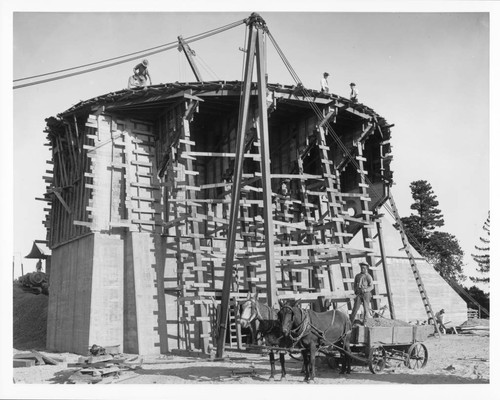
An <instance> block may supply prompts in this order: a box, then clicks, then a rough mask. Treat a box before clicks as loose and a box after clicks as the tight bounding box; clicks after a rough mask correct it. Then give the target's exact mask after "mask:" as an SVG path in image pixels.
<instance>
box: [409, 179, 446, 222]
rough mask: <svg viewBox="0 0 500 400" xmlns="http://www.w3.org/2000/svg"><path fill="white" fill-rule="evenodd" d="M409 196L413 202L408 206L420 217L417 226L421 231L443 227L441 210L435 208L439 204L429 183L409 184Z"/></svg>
mask: <svg viewBox="0 0 500 400" xmlns="http://www.w3.org/2000/svg"><path fill="white" fill-rule="evenodd" d="M410 189H411V195H412V197H413V200H415V202H414V203H413V204H412V205H411V206H410V208H411V209H412V210H415V211H416V212H417V214H418V216H419V217H420V220H419V224H420V227H421V228H422V229H423V230H428V231H432V230H434V229H435V228H436V227H439V226H443V225H444V220H443V215H442V214H441V210H439V209H438V208H437V206H439V202H438V201H437V200H436V197H437V196H436V195H435V194H434V191H433V190H432V186H431V184H430V183H429V182H427V181H424V180H419V181H414V182H412V183H411V184H410Z"/></svg>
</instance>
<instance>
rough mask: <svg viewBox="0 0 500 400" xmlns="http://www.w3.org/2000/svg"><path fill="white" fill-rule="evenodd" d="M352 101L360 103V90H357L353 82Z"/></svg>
mask: <svg viewBox="0 0 500 400" xmlns="http://www.w3.org/2000/svg"><path fill="white" fill-rule="evenodd" d="M350 86H351V101H352V102H353V103H357V102H358V89H356V84H355V83H354V82H353V83H351V85H350Z"/></svg>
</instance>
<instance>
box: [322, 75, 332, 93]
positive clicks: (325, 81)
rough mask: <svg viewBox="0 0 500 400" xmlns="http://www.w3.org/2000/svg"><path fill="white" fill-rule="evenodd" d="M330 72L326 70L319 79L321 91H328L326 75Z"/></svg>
mask: <svg viewBox="0 0 500 400" xmlns="http://www.w3.org/2000/svg"><path fill="white" fill-rule="evenodd" d="M329 76H330V74H329V73H328V72H325V73H323V78H322V79H321V93H329V92H330V87H329V86H328V77H329Z"/></svg>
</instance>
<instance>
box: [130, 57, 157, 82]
mask: <svg viewBox="0 0 500 400" xmlns="http://www.w3.org/2000/svg"><path fill="white" fill-rule="evenodd" d="M148 65H149V62H148V60H146V59H144V60H142V62H141V63H140V64H137V65H136V66H135V67H134V69H133V72H134V75H133V76H131V77H130V79H129V84H128V87H129V89H130V88H131V87H137V86H142V87H144V86H147V81H148V79H149V84H150V85H152V84H153V83H152V82H151V76H150V75H149V71H148Z"/></svg>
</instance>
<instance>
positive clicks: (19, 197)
mask: <svg viewBox="0 0 500 400" xmlns="http://www.w3.org/2000/svg"><path fill="white" fill-rule="evenodd" d="M249 14H250V12H246V11H245V12H223V13H179V12H176V13H154V14H151V13H95V12H65V13H61V12H45V13H40V12H17V13H14V15H13V32H14V34H13V76H14V79H21V78H25V77H31V76H34V75H38V74H44V73H48V72H52V71H57V70H61V69H66V68H71V67H75V66H79V65H84V64H88V63H91V62H96V61H100V60H104V59H108V58H112V57H116V56H121V55H124V54H129V53H132V52H136V51H140V50H144V49H148V48H151V47H155V46H158V45H162V44H165V43H171V42H175V41H176V40H177V36H179V35H182V36H183V37H189V36H193V35H196V34H199V33H202V32H206V31H208V30H211V29H214V28H218V27H221V26H224V25H227V24H230V23H232V22H235V21H238V20H242V19H243V18H246V17H248V16H249ZM261 16H262V17H263V18H264V20H265V21H266V23H267V26H268V27H269V30H270V32H271V34H272V35H273V37H274V38H275V40H276V42H277V43H278V45H279V47H280V48H281V49H282V51H283V52H284V54H285V55H286V57H287V59H288V61H289V62H290V63H291V65H292V66H293V68H294V70H295V72H296V73H297V75H298V76H299V77H300V79H301V80H302V82H303V83H304V85H305V86H306V87H308V88H313V89H318V88H319V80H320V78H321V75H322V73H323V72H324V71H328V72H329V73H330V77H329V83H330V90H331V91H332V92H333V93H336V94H339V95H341V96H345V97H347V96H348V94H349V83H350V82H352V81H354V82H356V84H357V87H358V89H359V92H360V95H359V96H360V101H361V102H362V103H364V104H366V105H368V106H369V107H371V108H373V109H374V110H375V111H376V112H377V113H379V114H380V115H382V116H383V117H385V118H386V119H387V120H388V121H389V122H390V123H393V124H395V126H394V128H393V129H392V132H393V134H392V136H393V139H392V143H393V155H394V161H393V163H392V169H393V170H394V180H395V185H394V186H393V189H392V192H393V195H394V198H395V200H396V204H397V205H398V208H399V211H400V214H401V215H402V216H407V215H409V213H410V209H409V206H410V204H411V203H412V201H413V200H412V198H411V192H410V189H409V184H410V182H412V181H414V180H419V179H424V180H427V181H428V182H429V183H430V184H431V185H432V188H433V190H434V193H435V194H436V196H437V200H438V201H439V203H440V204H439V207H440V209H441V210H442V212H443V215H444V220H445V225H444V227H443V228H442V230H444V231H446V232H449V233H451V234H453V235H454V236H456V238H457V239H458V241H459V243H460V245H461V246H462V249H463V251H464V253H465V257H464V262H465V264H466V266H465V272H466V274H467V275H473V274H475V268H476V264H475V262H474V261H473V260H472V258H471V257H470V254H471V253H473V252H474V251H475V249H474V246H475V245H477V244H480V243H479V238H480V236H484V235H485V231H483V229H482V226H483V224H484V222H485V220H486V218H487V215H488V210H489V208H490V202H489V196H490V189H489V178H490V177H489V161H490V160H489V90H490V86H489V84H490V82H489V45H490V43H489V25H490V20H489V15H488V14H487V13H481V12H470V13H456V12H455V13H453V12H439V13H424V12H417V13H402V12H400V13H395V12H392V13H371V12H355V13H353V12H343V13H335V12H322V13H319V12H261ZM326 29H328V31H326ZM244 46H245V26H244V25H240V26H239V27H237V28H233V29H232V30H229V31H226V32H224V33H222V34H219V35H216V36H212V37H210V38H208V39H204V40H201V41H197V42H195V43H192V44H191V47H192V48H193V49H194V50H195V51H196V55H197V57H196V58H197V60H198V64H199V66H200V69H201V73H202V76H203V78H204V79H205V80H215V79H222V80H240V79H241V76H242V59H243V58H242V52H241V51H240V50H239V48H240V47H244ZM267 54H268V73H269V81H270V82H272V83H282V84H293V83H294V81H293V79H292V77H291V76H290V74H289V73H288V71H287V70H286V68H285V66H284V64H283V62H282V61H281V60H280V59H279V57H278V56H277V52H276V51H275V49H274V47H273V46H272V44H271V43H270V42H269V43H268V51H267ZM148 59H149V61H150V67H149V69H150V73H151V76H152V80H153V83H154V84H158V83H167V82H174V81H194V80H195V78H194V76H193V75H192V73H191V70H190V69H189V66H188V64H187V62H186V60H185V58H184V55H183V54H182V53H180V52H178V51H177V50H175V49H174V50H170V51H168V52H162V53H159V54H155V55H152V56H149V57H148ZM139 60H140V58H138V59H135V60H132V61H129V62H126V63H124V64H120V65H117V66H113V67H110V68H106V69H101V70H98V71H94V72H90V73H86V74H82V75H77V76H74V77H70V78H66V79H61V80H56V81H53V82H49V83H44V84H39V85H34V86H29V87H25V88H19V89H15V90H14V94H13V116H14V119H13V129H14V135H13V184H14V206H13V216H14V249H13V251H14V256H15V257H16V271H15V274H16V275H17V274H19V275H20V274H21V271H20V265H19V261H20V260H21V259H22V262H23V267H24V272H25V273H26V272H27V271H31V270H34V268H35V263H36V260H28V259H23V257H24V256H25V255H26V254H28V253H29V251H30V249H31V246H32V243H33V240H35V239H45V231H44V228H43V225H42V224H41V222H42V220H43V219H44V212H43V208H44V207H45V206H46V205H45V204H44V203H43V202H41V201H36V200H35V197H41V195H42V194H43V193H44V191H45V183H44V181H43V180H42V175H47V174H46V173H45V171H46V169H48V168H47V167H48V166H47V164H46V160H48V159H50V154H49V151H48V148H47V147H46V146H44V143H46V139H45V137H46V135H45V133H44V132H43V131H44V127H45V118H48V117H50V116H55V115H57V114H58V113H60V112H62V111H64V110H66V109H68V108H69V107H71V106H72V105H73V104H76V103H78V102H79V101H80V100H86V99H89V98H92V97H94V96H97V95H101V94H105V93H108V92H112V91H116V90H120V89H123V88H125V87H126V83H127V78H128V76H129V75H130V74H131V70H132V67H133V66H134V65H135V64H136V63H137V61H139ZM34 80H36V79H34ZM34 80H27V81H20V82H16V83H17V84H20V83H29V82H32V81H34Z"/></svg>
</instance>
